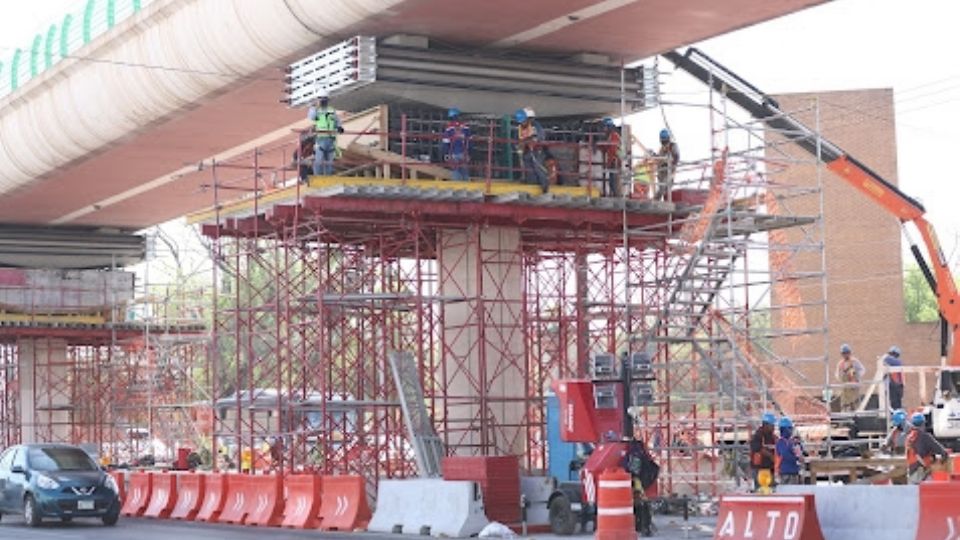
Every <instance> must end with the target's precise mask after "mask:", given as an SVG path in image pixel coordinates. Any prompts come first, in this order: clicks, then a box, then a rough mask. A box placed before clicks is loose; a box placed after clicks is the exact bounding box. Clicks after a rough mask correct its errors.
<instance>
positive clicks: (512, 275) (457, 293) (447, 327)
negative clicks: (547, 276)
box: [438, 226, 528, 454]
mask: <svg viewBox="0 0 960 540" xmlns="http://www.w3.org/2000/svg"><path fill="white" fill-rule="evenodd" d="M439 244H440V245H439V248H438V249H439V252H440V253H439V261H440V292H441V295H442V296H444V297H447V298H450V297H458V298H461V297H462V298H463V301H450V302H447V303H446V304H445V305H444V311H443V345H444V348H443V362H444V363H445V367H446V380H445V381H444V382H445V383H446V386H447V394H448V396H450V397H449V398H448V400H447V403H446V407H445V414H446V417H445V420H446V422H445V423H446V426H447V430H448V431H449V437H448V440H449V442H450V444H452V445H454V446H460V447H462V449H461V451H460V453H461V454H465V453H467V452H468V450H471V449H472V450H473V451H474V452H473V453H479V452H481V451H489V450H490V449H491V448H495V449H496V450H497V451H498V452H499V453H522V452H524V451H525V449H526V431H525V424H526V421H525V414H526V406H527V404H526V402H525V401H524V400H525V399H526V397H527V394H528V391H527V388H526V380H527V367H526V355H525V351H524V334H523V296H522V295H523V274H522V271H521V266H522V257H521V252H520V231H519V229H516V228H508V227H476V226H474V227H470V228H469V229H466V230H450V231H443V232H441V233H440V242H439Z"/></svg>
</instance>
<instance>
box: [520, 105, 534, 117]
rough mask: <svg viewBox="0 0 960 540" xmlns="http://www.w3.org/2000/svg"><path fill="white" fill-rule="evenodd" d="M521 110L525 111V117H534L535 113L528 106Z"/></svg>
mask: <svg viewBox="0 0 960 540" xmlns="http://www.w3.org/2000/svg"><path fill="white" fill-rule="evenodd" d="M523 112H525V113H527V118H536V116H537V113H536V112H534V110H533V109H531V108H530V107H524V108H523Z"/></svg>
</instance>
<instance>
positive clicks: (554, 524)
mask: <svg viewBox="0 0 960 540" xmlns="http://www.w3.org/2000/svg"><path fill="white" fill-rule="evenodd" d="M549 510H550V530H551V531H552V532H553V534H557V535H560V536H570V535H571V534H573V530H574V529H575V528H576V527H577V520H576V516H574V515H573V510H571V509H570V499H568V498H567V496H566V495H557V496H556V497H554V498H553V499H552V500H551V501H550V506H549Z"/></svg>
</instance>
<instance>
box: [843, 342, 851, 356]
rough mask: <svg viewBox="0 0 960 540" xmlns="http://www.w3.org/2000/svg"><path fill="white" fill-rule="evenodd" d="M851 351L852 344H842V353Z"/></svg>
mask: <svg viewBox="0 0 960 540" xmlns="http://www.w3.org/2000/svg"><path fill="white" fill-rule="evenodd" d="M850 351H851V349H850V346H849V345H847V344H846V343H844V344H843V345H841V346H840V354H847V353H849V352H850Z"/></svg>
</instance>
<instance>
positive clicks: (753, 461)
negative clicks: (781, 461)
mask: <svg viewBox="0 0 960 540" xmlns="http://www.w3.org/2000/svg"><path fill="white" fill-rule="evenodd" d="M776 423H777V417H776V416H775V415H774V414H773V413H770V412H766V413H763V417H762V419H761V423H760V427H758V428H757V431H755V432H754V434H753V437H752V438H751V439H750V468H751V469H753V482H754V489H756V490H760V488H761V486H760V481H759V479H758V476H759V474H760V471H766V474H769V475H771V476H772V475H773V470H774V466H775V462H774V458H775V455H776V445H777V435H776V433H774V431H773V430H774V425H775V424H776Z"/></svg>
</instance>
